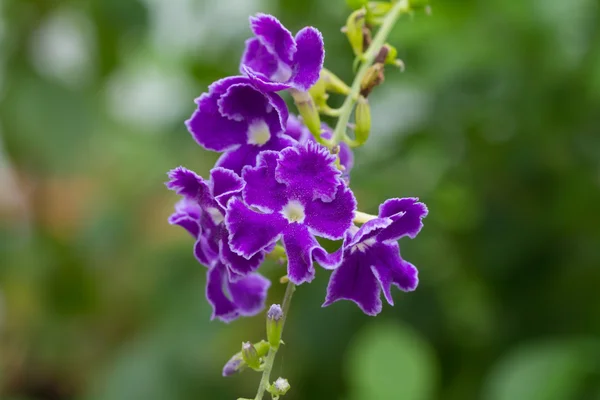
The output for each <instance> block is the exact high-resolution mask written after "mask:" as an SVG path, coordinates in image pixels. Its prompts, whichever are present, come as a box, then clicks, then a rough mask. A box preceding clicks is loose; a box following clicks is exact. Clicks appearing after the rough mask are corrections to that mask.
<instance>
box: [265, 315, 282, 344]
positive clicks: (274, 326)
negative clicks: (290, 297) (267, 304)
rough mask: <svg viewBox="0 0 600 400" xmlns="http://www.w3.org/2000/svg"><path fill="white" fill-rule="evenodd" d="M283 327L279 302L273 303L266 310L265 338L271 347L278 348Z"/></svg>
mask: <svg viewBox="0 0 600 400" xmlns="http://www.w3.org/2000/svg"><path fill="white" fill-rule="evenodd" d="M282 328H283V310H282V309H281V306H280V305H279V304H273V305H272V306H271V308H269V311H267V339H268V340H269V344H270V345H271V347H272V348H273V349H275V350H276V349H278V348H279V343H280V342H281V331H282Z"/></svg>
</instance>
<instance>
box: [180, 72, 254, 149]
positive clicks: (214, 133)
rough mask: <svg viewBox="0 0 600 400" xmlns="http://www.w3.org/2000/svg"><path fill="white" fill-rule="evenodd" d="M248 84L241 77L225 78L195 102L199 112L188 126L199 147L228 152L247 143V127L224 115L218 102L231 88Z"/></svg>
mask: <svg viewBox="0 0 600 400" xmlns="http://www.w3.org/2000/svg"><path fill="white" fill-rule="evenodd" d="M249 82H250V81H249V80H248V78H247V77H242V76H234V77H229V78H224V79H221V80H219V81H217V82H215V83H213V84H212V85H211V86H210V87H209V92H208V93H204V94H202V96H200V97H199V98H198V99H196V103H197V104H198V108H197V110H196V111H194V113H193V114H192V116H191V117H190V119H188V120H187V121H185V124H186V126H187V128H188V130H189V132H190V133H191V134H192V136H193V137H194V139H195V140H196V142H198V144H200V145H201V146H202V147H204V148H205V149H208V150H214V151H226V150H230V149H232V148H234V147H236V146H237V145H239V144H241V143H245V142H246V137H247V134H246V131H247V130H248V125H247V123H246V122H245V121H239V120H238V121H236V120H233V119H230V118H227V117H225V116H223V115H221V113H220V112H219V105H218V101H219V99H220V97H221V96H222V95H223V94H224V93H225V92H226V91H227V89H228V88H229V87H230V86H232V85H237V84H241V83H249Z"/></svg>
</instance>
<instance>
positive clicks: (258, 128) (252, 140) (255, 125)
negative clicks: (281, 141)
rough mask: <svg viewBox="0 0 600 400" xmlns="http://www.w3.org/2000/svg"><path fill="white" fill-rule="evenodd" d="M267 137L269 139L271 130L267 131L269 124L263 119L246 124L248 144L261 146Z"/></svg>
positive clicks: (266, 140)
mask: <svg viewBox="0 0 600 400" xmlns="http://www.w3.org/2000/svg"><path fill="white" fill-rule="evenodd" d="M269 139H271V132H270V131H269V125H267V123H266V122H265V121H264V120H262V119H257V120H256V121H252V122H251V123H250V125H249V126H248V144H256V145H258V146H262V145H263V144H265V143H267V142H268V141H269Z"/></svg>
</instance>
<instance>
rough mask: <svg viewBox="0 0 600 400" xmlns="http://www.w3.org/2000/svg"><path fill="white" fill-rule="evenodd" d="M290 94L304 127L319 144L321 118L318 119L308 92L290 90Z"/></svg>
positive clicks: (315, 106)
mask: <svg viewBox="0 0 600 400" xmlns="http://www.w3.org/2000/svg"><path fill="white" fill-rule="evenodd" d="M290 93H291V94H292V98H293V99H294V103H296V108H298V112H299V113H300V115H301V116H302V120H303V122H304V125H306V127H307V128H308V130H309V131H310V133H312V134H313V136H314V137H315V139H316V140H317V141H318V142H321V118H320V117H319V111H318V110H317V105H316V104H315V101H314V100H313V98H312V96H311V95H310V94H309V93H308V92H301V91H299V90H290Z"/></svg>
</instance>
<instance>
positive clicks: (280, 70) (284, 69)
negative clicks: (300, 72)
mask: <svg viewBox="0 0 600 400" xmlns="http://www.w3.org/2000/svg"><path fill="white" fill-rule="evenodd" d="M291 77H292V69H291V68H290V67H288V66H287V65H285V64H284V63H281V62H280V63H277V71H275V72H273V74H272V75H271V80H273V81H275V82H287V81H289V80H290V78H291Z"/></svg>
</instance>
